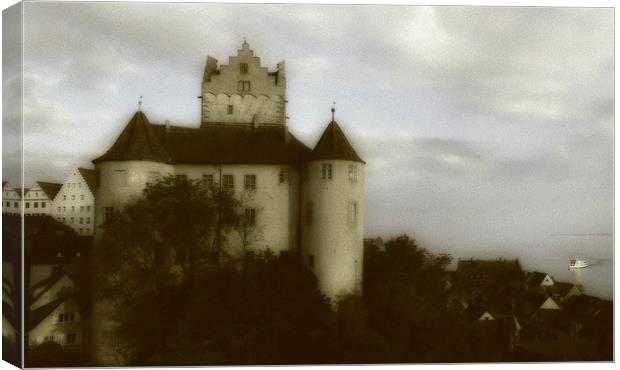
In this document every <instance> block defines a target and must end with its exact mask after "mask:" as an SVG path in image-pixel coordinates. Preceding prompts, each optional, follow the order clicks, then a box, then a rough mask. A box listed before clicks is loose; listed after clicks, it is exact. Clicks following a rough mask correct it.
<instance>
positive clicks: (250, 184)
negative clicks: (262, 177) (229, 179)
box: [243, 175, 256, 190]
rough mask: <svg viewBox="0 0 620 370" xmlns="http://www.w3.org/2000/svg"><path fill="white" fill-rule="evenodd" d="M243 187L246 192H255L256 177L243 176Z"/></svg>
mask: <svg viewBox="0 0 620 370" xmlns="http://www.w3.org/2000/svg"><path fill="white" fill-rule="evenodd" d="M243 185H244V187H245V189H246V190H255V189H256V175H245V179H244V181H243Z"/></svg>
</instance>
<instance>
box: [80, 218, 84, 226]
mask: <svg viewBox="0 0 620 370" xmlns="http://www.w3.org/2000/svg"><path fill="white" fill-rule="evenodd" d="M82 224H84V217H80V225H82Z"/></svg>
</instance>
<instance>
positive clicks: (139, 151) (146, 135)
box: [93, 111, 170, 163]
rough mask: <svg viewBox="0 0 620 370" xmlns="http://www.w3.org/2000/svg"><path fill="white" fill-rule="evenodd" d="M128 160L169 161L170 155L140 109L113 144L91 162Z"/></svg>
mask: <svg viewBox="0 0 620 370" xmlns="http://www.w3.org/2000/svg"><path fill="white" fill-rule="evenodd" d="M128 160H139V161H154V162H164V163H168V162H170V155H169V154H168V152H167V151H166V149H164V147H163V146H162V145H161V143H160V142H159V140H158V139H157V136H155V134H154V133H153V129H152V127H151V124H150V122H149V120H148V118H146V115H145V114H144V113H143V112H142V111H137V112H136V114H134V115H133V117H132V118H131V120H130V121H129V123H128V124H127V126H125V129H124V130H123V132H121V134H120V136H119V137H118V138H117V139H116V141H115V142H114V145H112V147H111V148H110V149H108V151H107V152H105V154H104V155H102V156H101V157H99V158H97V159H95V160H93V162H94V163H96V162H101V161H128Z"/></svg>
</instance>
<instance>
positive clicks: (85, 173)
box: [78, 168, 97, 194]
mask: <svg viewBox="0 0 620 370" xmlns="http://www.w3.org/2000/svg"><path fill="white" fill-rule="evenodd" d="M78 171H80V174H81V175H82V177H83V178H84V181H86V185H88V188H89V189H90V191H91V193H93V194H95V189H96V185H97V173H96V172H95V170H91V169H88V168H78Z"/></svg>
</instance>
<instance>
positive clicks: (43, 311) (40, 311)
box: [26, 297, 64, 333]
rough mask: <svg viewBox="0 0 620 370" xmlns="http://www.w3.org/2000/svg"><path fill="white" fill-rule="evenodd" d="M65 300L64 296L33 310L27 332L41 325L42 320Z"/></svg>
mask: <svg viewBox="0 0 620 370" xmlns="http://www.w3.org/2000/svg"><path fill="white" fill-rule="evenodd" d="M63 301H64V298H62V297H61V298H58V299H55V300H53V301H51V302H50V303H48V304H46V305H43V306H41V307H39V308H37V309H35V310H33V311H32V313H31V314H30V321H29V322H28V325H27V329H26V333H28V332H29V331H30V330H32V329H34V328H36V326H37V325H39V323H41V321H43V320H44V319H45V318H46V317H48V316H49V315H50V314H51V313H52V312H54V310H55V309H56V307H58V306H59V305H60V304H61V303H62V302H63Z"/></svg>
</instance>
